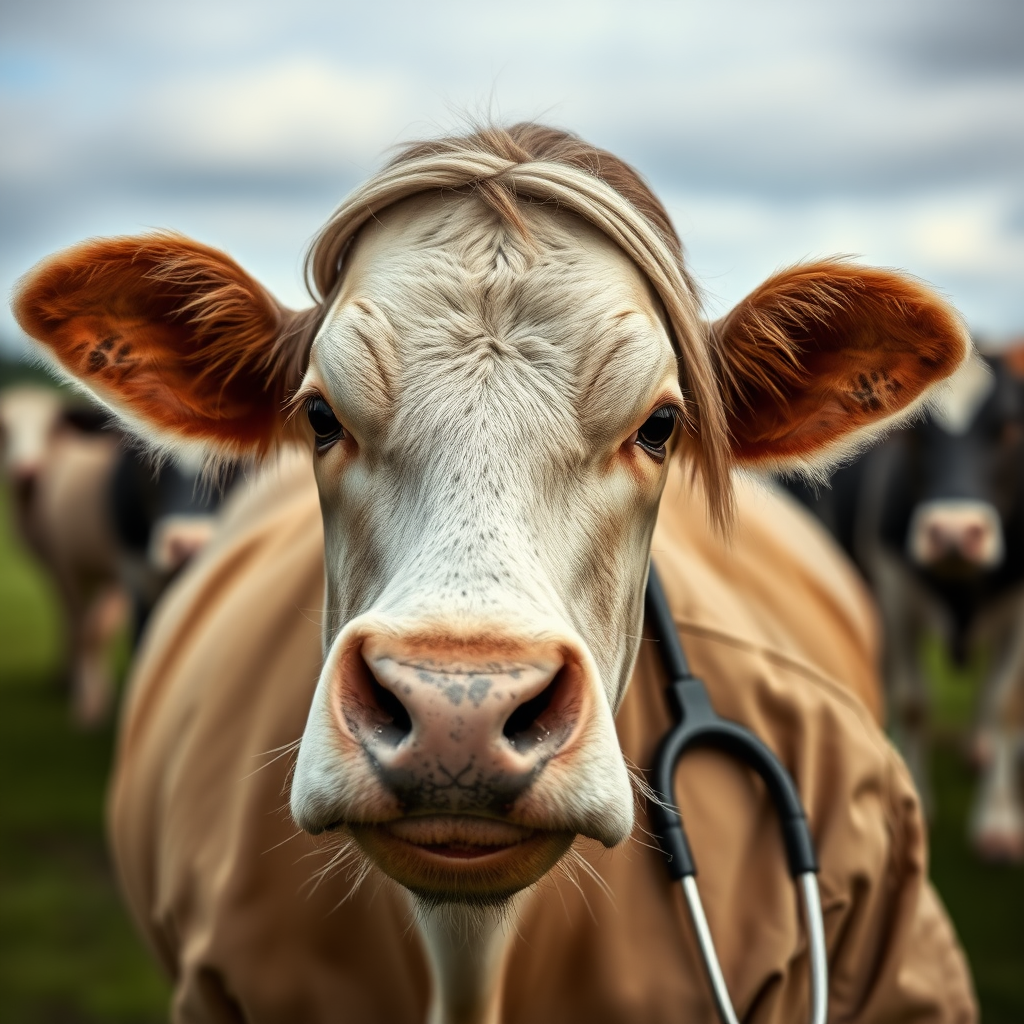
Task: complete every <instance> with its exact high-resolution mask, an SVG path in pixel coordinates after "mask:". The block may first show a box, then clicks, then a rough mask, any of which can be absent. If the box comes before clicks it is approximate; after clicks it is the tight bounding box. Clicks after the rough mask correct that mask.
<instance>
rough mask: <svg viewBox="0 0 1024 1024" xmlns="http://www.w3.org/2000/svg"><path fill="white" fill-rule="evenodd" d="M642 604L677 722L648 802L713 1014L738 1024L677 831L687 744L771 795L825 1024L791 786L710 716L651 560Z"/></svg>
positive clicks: (767, 755)
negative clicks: (717, 756) (679, 769)
mask: <svg viewBox="0 0 1024 1024" xmlns="http://www.w3.org/2000/svg"><path fill="white" fill-rule="evenodd" d="M646 604H647V617H648V621H649V622H650V624H651V625H652V626H653V628H654V630H655V634H656V635H655V639H656V640H658V641H659V645H658V646H659V650H660V652H661V657H662V661H663V662H664V664H665V674H666V675H667V676H668V689H667V695H668V702H669V705H670V707H671V708H672V712H673V714H674V716H675V718H676V721H677V724H676V725H675V727H674V728H673V729H672V731H671V732H669V734H668V735H667V736H666V737H665V738H664V739H663V740H662V741H661V745H660V746H659V747H658V752H657V754H656V755H655V758H654V769H653V772H652V775H653V778H652V783H653V788H654V791H655V793H656V794H657V797H658V802H657V803H652V806H651V815H650V816H651V823H652V826H653V828H654V832H655V835H656V836H657V839H658V843H659V845H660V846H661V849H662V852H663V853H664V854H665V859H666V860H667V862H668V870H669V874H670V875H671V876H672V878H673V879H674V880H675V879H678V880H679V881H681V882H682V883H683V894H684V895H685V897H686V903H687V906H688V907H689V909H690V917H691V918H692V919H693V927H694V930H695V932H696V934H697V942H698V944H699V946H700V951H701V956H702V957H703V958H704V966H705V967H706V968H707V972H708V979H709V980H710V982H711V989H712V992H713V993H714V997H715V1003H716V1005H717V1006H718V1014H719V1016H720V1017H721V1019H722V1020H723V1021H724V1022H725V1024H739V1022H738V1020H737V1017H736V1011H735V1010H734V1009H733V1006H732V1000H730V998H729V990H728V989H727V988H726V985H725V979H724V978H723V976H722V967H721V965H720V964H719V962H718V954H717V953H716V952H715V944H714V941H713V940H712V938H711V930H710V929H709V928H708V920H707V917H706V916H705V914H704V906H703V904H702V903H701V901H700V894H699V893H698V891H697V882H696V879H695V876H696V874H697V865H696V864H695V863H694V861H693V854H692V853H691V852H690V844H689V843H688V842H687V840H686V833H685V832H684V831H683V819H682V818H681V817H680V814H679V808H678V806H677V805H676V800H675V791H674V786H673V777H674V775H675V768H676V764H677V763H678V761H679V759H680V758H681V757H682V756H683V755H684V754H685V753H686V752H687V751H688V750H689V749H690V748H692V747H714V748H715V749H717V750H722V751H724V752H725V753H727V754H729V755H731V756H732V757H735V758H738V759H739V760H740V761H743V762H744V763H745V764H746V765H748V766H749V767H750V768H752V769H753V770H754V771H755V772H757V774H758V775H760V776H761V778H762V779H763V780H764V784H765V786H766V787H767V789H768V792H769V793H770V794H771V798H772V801H773V802H774V804H775V807H776V810H777V811H778V815H779V823H780V824H781V826H782V839H783V842H784V843H785V846H786V859H787V860H788V862H789V873H790V874H791V875H792V876H793V881H794V883H795V884H796V886H797V888H799V890H800V892H801V894H802V896H803V903H804V916H805V918H806V922H807V934H808V938H809V945H810V955H811V1021H812V1024H825V1015H826V1013H827V1010H828V960H827V957H826V953H825V925H824V921H823V920H822V916H821V897H820V894H819V892H818V879H817V873H818V860H817V857H816V855H815V852H814V843H813V841H812V839H811V833H810V829H809V828H808V827H807V816H806V815H805V814H804V809H803V807H802V806H801V804H800V797H799V795H798V793H797V791H796V786H795V785H794V783H793V779H792V778H791V777H790V775H789V772H787V771H786V769H785V768H784V767H783V766H782V764H781V763H780V761H779V759H778V758H777V757H776V756H775V755H774V754H773V753H772V752H771V751H770V750H769V749H768V747H766V746H765V744H764V743H762V742H761V740H759V739H758V738H757V737H756V736H755V735H754V734H753V733H752V732H750V730H749V729H745V728H743V726H741V725H738V724H737V723H736V722H730V721H727V720H726V719H724V718H719V717H718V715H716V714H715V712H714V709H713V708H712V707H711V701H710V700H709V699H708V692H707V690H706V689H705V688H704V684H703V683H702V682H701V680H699V679H698V678H697V677H696V676H695V675H693V673H691V672H690V666H689V663H688V662H687V660H686V655H685V653H684V652H683V646H682V643H681V642H680V640H679V634H678V633H677V631H676V626H675V622H674V621H673V619H672V612H671V610H670V609H669V606H668V601H667V600H666V598H665V591H664V590H663V589H662V586H661V580H660V579H658V574H657V573H656V572H655V570H654V565H653V563H652V564H651V568H650V573H649V575H648V577H647V602H646Z"/></svg>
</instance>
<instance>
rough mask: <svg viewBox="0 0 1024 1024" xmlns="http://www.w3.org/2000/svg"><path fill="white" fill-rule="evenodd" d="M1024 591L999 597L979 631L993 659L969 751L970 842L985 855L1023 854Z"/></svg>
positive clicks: (1014, 858) (1019, 856)
mask: <svg viewBox="0 0 1024 1024" xmlns="http://www.w3.org/2000/svg"><path fill="white" fill-rule="evenodd" d="M1022 615H1024V592H1020V591H1018V592H1016V593H1014V594H1013V595H1011V597H1010V598H1009V599H1007V600H1005V601H1003V602H1002V603H1001V605H1000V607H999V608H998V609H996V611H995V613H994V614H993V615H992V616H990V617H989V619H988V621H986V623H985V627H986V628H985V629H984V630H983V631H980V636H979V642H980V643H984V644H986V646H988V647H989V649H990V650H991V652H992V662H993V663H992V665H991V668H990V670H989V672H988V678H987V682H986V686H985V690H984V692H983V693H982V695H981V700H980V701H979V705H978V707H979V710H978V718H977V722H976V725H975V730H974V736H973V738H972V744H971V745H972V752H973V753H974V756H975V759H976V760H977V761H978V763H979V767H980V769H981V772H982V775H981V780H980V783H979V786H978V790H977V792H976V794H975V799H974V804H973V807H972V810H971V816H970V827H969V834H970V840H971V844H972V845H973V846H974V848H975V850H976V851H977V853H978V855H979V856H980V857H982V858H983V859H985V860H992V861H1013V862H1018V861H1021V860H1024V799H1022V795H1021V789H1020V779H1019V770H1020V755H1021V751H1022V749H1024V630H1022V629H1021V628H1020V627H1021V620H1022Z"/></svg>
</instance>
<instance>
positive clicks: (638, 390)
mask: <svg viewBox="0 0 1024 1024" xmlns="http://www.w3.org/2000/svg"><path fill="white" fill-rule="evenodd" d="M309 267H310V269H311V272H312V277H313V281H314V284H315V290H316V292H317V293H318V294H319V295H320V296H321V297H322V298H321V301H320V302H319V304H318V306H317V307H315V308H314V310H312V311H309V312H307V313H305V314H294V313H291V312H289V311H286V310H284V309H282V308H281V307H279V306H278V305H277V304H276V303H275V302H274V300H273V299H272V298H270V296H269V295H268V294H267V293H266V292H265V291H264V290H263V289H262V288H260V286H259V285H257V284H256V283H255V282H254V281H252V280H251V279H250V278H249V277H248V276H247V275H246V274H245V273H244V272H243V271H242V270H241V269H240V268H239V267H238V266H237V265H236V264H234V263H233V262H231V261H230V260H229V259H228V258H227V257H226V256H224V255H222V254H220V253H218V252H215V251H213V250H210V249H207V248H205V247H203V246H200V245H197V244H196V243H194V242H190V241H187V240H185V239H183V238H180V237H177V236H170V235H157V236H146V237H141V238H128V239H115V240H111V241H96V242H88V243H84V244H83V245H81V246H78V247H76V248H73V249H71V250H68V251H66V252H64V253H61V254H58V255H57V256H54V257H52V258H51V259H48V260H46V261H44V262H43V263H42V264H40V265H39V266H38V267H37V268H36V269H35V270H33V271H32V272H31V273H30V274H29V275H28V276H27V277H26V278H25V280H24V281H23V282H22V284H21V286H20V289H19V291H18V294H17V297H16V302H15V309H16V313H17V316H18V318H19V320H20V322H21V324H22V325H23V327H24V328H25V330H26V331H27V332H28V333H29V334H30V335H32V336H34V337H35V338H37V339H39V340H40V341H41V342H42V343H43V344H44V345H46V346H48V347H49V349H50V350H51V352H52V353H53V354H54V355H55V357H56V359H57V360H58V361H59V363H60V364H61V365H62V366H63V367H64V368H65V369H66V371H67V372H69V373H70V374H72V375H73V376H75V377H76V378H78V379H79V380H81V381H83V382H84V383H85V384H86V386H87V387H89V388H90V390H92V391H93V393H95V394H96V395H97V396H98V397H99V398H100V399H101V400H103V401H104V402H106V403H107V404H108V405H109V406H111V407H112V408H113V409H115V410H117V411H118V412H120V413H121V414H122V416H123V417H124V418H125V419H126V420H127V421H128V422H129V423H131V424H133V425H134V426H135V427H136V429H137V430H138V431H139V432H140V433H141V434H142V435H143V436H144V437H146V438H148V439H150V440H151V441H152V442H153V443H156V444H163V445H169V446H171V447H174V446H179V447H180V446H183V445H184V446H192V447H198V448H200V449H202V450H204V451H207V452H209V453H212V454H214V455H218V454H221V455H228V456H232V457H235V456H239V455H251V456H261V455H263V454H265V453H266V452H268V451H269V450H271V449H272V448H273V447H274V446H275V444H278V443H280V442H281V441H283V440H287V439H302V440H303V441H304V443H306V444H307V445H308V446H309V449H310V457H311V458H312V460H313V462H314V465H315V468H316V477H317V481H318V485H319V490H320V497H321V504H322V508H323V517H324V528H325V540H326V570H327V596H326V606H325V623H324V666H323V672H322V675H321V678H320V681H319V685H318V687H317V690H316V695H315V697H314V700H313V705H312V708H311V710H310V714H309V720H308V724H307V726H306V731H305V734H304V736H303V738H302V744H301V747H300V750H299V756H298V762H297V766H296V770H295V775H294V781H293V785H292V797H291V799H292V811H293V814H294V816H295V818H296V820H297V821H298V822H299V824H300V825H302V827H303V828H305V829H307V830H309V831H311V832H320V831H323V830H326V829H347V830H350V832H351V833H352V834H353V835H354V836H355V838H356V840H357V841H358V843H359V844H360V846H361V847H362V849H363V850H364V851H365V852H366V854H367V855H368V856H369V857H370V858H371V860H372V861H373V862H374V863H376V864H377V865H378V866H379V867H381V868H382V869H383V870H384V871H385V872H386V873H387V874H389V875H391V876H392V877H393V878H395V879H397V880H398V881H399V882H401V883H402V884H403V885H404V886H406V887H407V888H408V889H410V890H411V891H412V892H413V893H415V894H417V896H418V897H420V898H421V899H422V900H423V901H425V902H426V903H428V904H430V903H437V902H442V903H460V902H462V903H464V902H469V903H474V904H489V903H495V902H501V901H504V900H507V899H508V898H509V897H510V896H511V895H512V894H514V893H515V892H517V891H519V890H520V889H522V888H524V887H526V886H528V885H530V884H531V883H532V882H534V881H536V880H537V879H538V878H539V877H540V876H541V875H542V874H543V873H544V872H545V871H547V870H548V869H549V868H550V867H551V866H552V865H553V864H554V863H555V862H556V861H557V860H558V858H559V857H560V856H561V855H562V854H563V853H564V852H565V851H566V849H567V848H568V846H569V845H570V844H571V843H572V841H573V838H574V837H575V836H577V835H585V836H590V837H594V838H596V839H598V840H600V841H601V842H603V843H606V844H609V845H611V844H615V843H618V842H620V841H621V840H622V839H623V838H625V837H626V836H627V835H628V834H629V832H630V830H631V827H632V820H633V818H632V815H633V812H632V798H631V794H630V786H629V778H628V773H627V770H626V766H625V764H624V762H623V758H622V755H621V753H620V752H619V750H618V747H617V743H616V737H615V731H614V726H613V716H614V714H615V711H616V709H617V707H618V705H619V703H620V701H621V699H622V696H623V693H624V690H625V688H626V685H627V682H628V680H629V676H630V672H631V670H632V666H633V662H634V658H635V655H636V651H637V646H638V640H639V636H640V634H641V620H642V609H643V602H642V596H643V589H644V583H645V579H646V574H647V562H648V557H649V550H650V540H651V534H652V530H653V528H654V523H655V518H656V514H657V508H658V503H659V500H660V497H661V491H662V488H663V486H664V482H665V474H666V466H667V462H668V460H669V459H671V458H683V459H687V460H689V461H690V462H691V463H692V464H693V466H694V467H695V469H696V471H697V472H699V473H700V474H701V475H702V476H703V478H704V487H705V491H706V493H707V494H708V495H709V500H710V512H711V514H712V515H714V516H716V517H717V518H718V519H719V520H720V521H725V520H727V518H728V509H729V483H728V478H729V471H730V467H731V466H734V465H742V466H751V467H755V468H756V467H765V468H767V467H774V468H778V467H780V466H802V467H805V468H806V467H813V466H815V465H816V464H818V462H820V460H821V459H822V458H826V459H828V458H832V457H834V456H835V455H836V454H838V453H841V452H843V451H844V450H845V447H844V446H846V445H848V444H849V442H850V440H851V439H853V441H854V442H856V441H857V440H858V439H859V438H860V437H861V436H862V435H864V434H865V433H867V432H870V431H872V430H876V429H877V428H878V426H879V425H881V424H884V423H886V422H888V421H890V420H891V419H892V418H893V417H898V416H900V415H902V414H904V413H906V412H907V411H908V410H910V409H911V408H912V407H913V406H914V405H915V403H917V402H918V401H919V399H920V398H921V396H922V394H923V393H924V391H925V389H926V388H927V387H928V386H929V385H930V384H931V383H933V382H934V381H936V380H938V379H940V378H942V377H944V376H946V375H948V374H949V373H950V372H952V371H953V369H954V368H955V367H956V366H957V365H958V364H959V363H960V362H961V361H962V360H963V358H964V357H965V354H966V352H967V349H968V345H969V342H968V340H967V338H966V336H965V333H964V331H963V328H962V326H961V324H960V321H959V319H958V318H957V316H956V314H955V313H953V312H952V311H951V310H950V309H949V307H947V306H946V305H944V304H943V302H942V301H941V300H940V299H938V298H937V297H936V296H935V295H934V294H932V293H931V292H930V291H928V290H927V289H926V288H924V287H922V286H921V285H920V284H918V283H916V282H914V281H912V280H909V279H907V278H904V277H901V276H899V275H896V274H892V273H887V272H882V271H877V270H870V269H866V268H861V267H857V266H854V265H852V264H850V263H847V262H843V261H823V262H820V263H815V264H810V265H806V266H800V267H796V268H793V269H791V270H787V271H784V272H781V273H779V274H777V275H776V276H775V277H773V278H771V279H770V280H769V281H767V282H766V283H765V284H764V285H762V286H761V287H760V288H759V289H758V290H757V291H756V292H754V293H753V294H752V295H751V296H750V297H748V298H747V299H746V300H744V301H743V302H742V303H740V304H739V306H737V307H736V309H734V310H733V311H732V312H731V313H730V314H729V315H728V316H726V317H725V318H723V319H722V320H720V321H718V322H717V323H715V324H710V325H709V324H706V323H705V322H704V321H703V320H702V319H701V317H700V311H699V305H698V300H697V297H696V294H695V291H694V288H693V286H692V284H691V283H690V281H689V279H688V277H687V275H686V273H685V270H684V268H683V263H682V253H681V250H680V247H679V243H678V240H677V239H676V237H675V235H674V234H673V233H672V230H671V227H670V225H669V222H668V218H667V216H666V215H665V213H664V211H663V209H662V208H661V206H660V205H659V204H658V202H657V200H656V199H655V198H654V197H653V196H652V195H651V194H650V192H649V191H648V190H647V188H646V186H645V185H644V184H643V182H642V181H641V180H640V179H639V177H638V176H637V175H636V174H635V173H634V172H632V171H631V170H630V169H629V168H627V167H626V166H625V165H624V164H622V163H621V162H620V161H618V160H617V159H616V158H614V157H613V156H611V155H610V154H606V153H600V152H599V151H597V150H594V149H592V148H591V147H589V146H586V145H585V144H583V143H582V142H580V141H579V140H577V139H575V138H574V137H572V136H568V135H564V134H562V133H560V132H554V131H551V130H549V129H541V128H538V127H537V126H530V125H523V126H517V127H516V128H514V129H511V130H509V131H505V132H502V131H490V132H482V133H479V134H476V135H473V136H469V137H466V138H458V139H451V140H445V141H442V142H440V143H437V144H432V145H429V146H422V147H413V148H411V149H410V150H409V151H407V152H406V153H404V154H403V155H402V156H400V157H399V158H397V160H396V161H394V162H393V163H392V164H391V165H390V166H389V167H388V168H386V169H385V170H384V171H383V172H382V173H381V174H379V175H378V176H377V177H375V178H374V179H372V180H371V181H370V182H369V183H368V184H367V185H366V186H364V187H363V188H362V189H360V190H359V191H358V192H357V193H356V194H355V195H354V196H353V197H352V198H350V199H349V200H348V201H347V202H346V203H345V204H344V205H343V206H342V207H341V208H340V209H339V210H338V211H337V212H336V213H335V215H334V216H333V217H332V219H331V221H330V222H329V224H328V225H327V227H326V228H325V229H324V231H323V232H322V233H321V235H320V237H319V238H318V240H317V241H316V242H315V243H314V247H313V250H312V252H311V257H310V261H309ZM816 460H817V461H816Z"/></svg>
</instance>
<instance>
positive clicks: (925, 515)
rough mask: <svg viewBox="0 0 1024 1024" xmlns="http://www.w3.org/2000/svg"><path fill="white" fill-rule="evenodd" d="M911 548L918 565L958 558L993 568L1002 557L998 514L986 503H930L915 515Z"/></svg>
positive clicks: (1001, 537) (910, 540) (912, 523)
mask: <svg viewBox="0 0 1024 1024" xmlns="http://www.w3.org/2000/svg"><path fill="white" fill-rule="evenodd" d="M909 547H910V555H911V557H912V558H913V559H914V561H915V562H917V564H918V565H923V566H930V565H935V564H936V563H938V562H942V561H945V560H947V559H959V560H961V561H964V562H967V563H969V564H971V565H976V566H979V567H985V568H992V567H994V566H996V565H998V564H999V563H1000V562H1001V561H1002V558H1003V533H1002V526H1001V523H1000V519H999V514H998V512H996V510H995V509H994V508H993V507H992V506H991V505H989V504H988V503H987V502H980V501H934V502H929V503H928V504H926V505H922V506H920V507H919V508H918V509H917V510H916V511H915V512H914V517H913V520H912V522H911V527H910V536H909Z"/></svg>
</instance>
